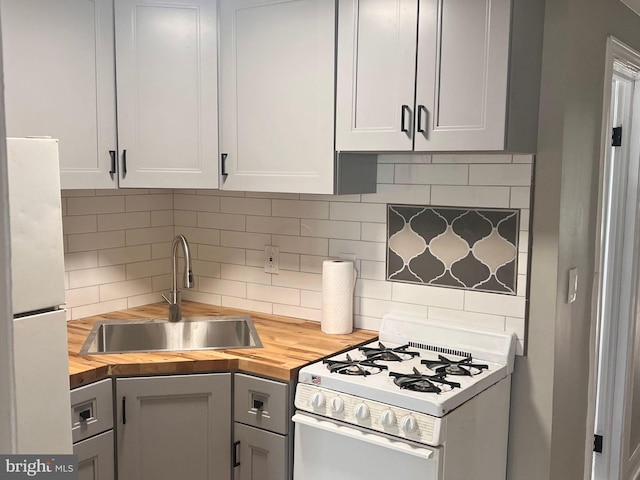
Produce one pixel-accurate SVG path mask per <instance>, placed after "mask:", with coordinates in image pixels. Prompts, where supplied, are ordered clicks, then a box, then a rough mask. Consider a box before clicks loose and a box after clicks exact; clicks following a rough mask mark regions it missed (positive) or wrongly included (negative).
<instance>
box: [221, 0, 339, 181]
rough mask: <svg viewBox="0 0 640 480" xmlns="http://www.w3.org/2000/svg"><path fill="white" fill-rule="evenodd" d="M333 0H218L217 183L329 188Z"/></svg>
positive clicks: (332, 151) (331, 176) (331, 170)
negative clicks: (220, 180) (219, 179)
mask: <svg viewBox="0 0 640 480" xmlns="http://www.w3.org/2000/svg"><path fill="white" fill-rule="evenodd" d="M335 18H336V11H335V1H334V0H221V1H220V72H221V77H220V119H221V128H220V132H221V137H220V150H221V152H222V153H223V155H224V154H226V160H225V161H224V165H225V171H224V172H223V176H224V177H225V180H224V183H223V184H222V188H224V189H228V190H247V191H270V192H296V193H333V192H334V157H335V148H334V111H335V110H334V103H335V89H334V83H335V82H334V72H335V54H334V49H335V35H336V32H335Z"/></svg>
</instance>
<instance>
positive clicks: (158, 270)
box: [127, 258, 171, 280]
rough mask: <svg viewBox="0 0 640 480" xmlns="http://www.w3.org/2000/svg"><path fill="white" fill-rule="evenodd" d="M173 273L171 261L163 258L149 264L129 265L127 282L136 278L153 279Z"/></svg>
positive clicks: (150, 261) (137, 263) (148, 262)
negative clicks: (153, 277) (155, 276)
mask: <svg viewBox="0 0 640 480" xmlns="http://www.w3.org/2000/svg"><path fill="white" fill-rule="evenodd" d="M169 272H171V261H170V260H169V259H166V258H163V259H160V260H149V261H147V262H136V263H129V264H128V265H127V280H134V279H136V278H144V277H152V276H154V275H162V274H166V273H169Z"/></svg>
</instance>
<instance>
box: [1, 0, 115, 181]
mask: <svg viewBox="0 0 640 480" xmlns="http://www.w3.org/2000/svg"><path fill="white" fill-rule="evenodd" d="M0 9H1V13H2V44H3V57H4V58H3V61H4V75H5V77H4V79H5V109H6V119H7V135H8V136H10V137H25V136H50V137H53V138H57V139H59V140H60V144H59V148H60V173H61V187H62V188H115V187H116V186H117V178H116V175H115V174H110V171H111V169H112V164H111V156H110V153H109V152H110V151H113V152H114V153H115V151H116V150H117V145H116V109H115V70H114V53H113V42H114V39H113V3H112V0H56V1H55V2H52V1H51V0H2V1H1V3H0Z"/></svg>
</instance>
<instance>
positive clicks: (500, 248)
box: [387, 205, 520, 295]
mask: <svg viewBox="0 0 640 480" xmlns="http://www.w3.org/2000/svg"><path fill="white" fill-rule="evenodd" d="M519 230H520V210H517V209H474V208H454V207H431V206H424V205H422V206H421V205H387V280H391V281H396V282H405V283H417V284H422V285H432V286H440V287H449V288H460V289H465V290H474V291H481V292H492V293H503V294H510V295H515V294H516V280H517V270H518V269H517V262H518V232H519Z"/></svg>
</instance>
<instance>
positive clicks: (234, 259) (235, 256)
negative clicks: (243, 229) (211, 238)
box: [197, 245, 246, 265]
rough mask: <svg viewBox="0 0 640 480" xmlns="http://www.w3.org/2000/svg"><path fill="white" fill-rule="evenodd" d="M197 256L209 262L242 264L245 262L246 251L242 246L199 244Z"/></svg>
mask: <svg viewBox="0 0 640 480" xmlns="http://www.w3.org/2000/svg"><path fill="white" fill-rule="evenodd" d="M197 258H198V259H199V260H207V261H209V262H225V263H232V264H237V265H244V264H245V263H246V251H245V250H244V249H243V248H230V247H215V246H209V245H199V246H198V257H197Z"/></svg>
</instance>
